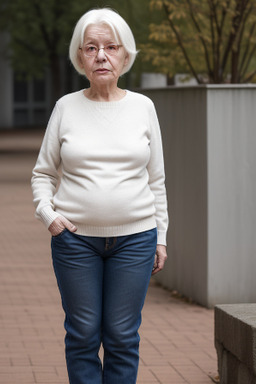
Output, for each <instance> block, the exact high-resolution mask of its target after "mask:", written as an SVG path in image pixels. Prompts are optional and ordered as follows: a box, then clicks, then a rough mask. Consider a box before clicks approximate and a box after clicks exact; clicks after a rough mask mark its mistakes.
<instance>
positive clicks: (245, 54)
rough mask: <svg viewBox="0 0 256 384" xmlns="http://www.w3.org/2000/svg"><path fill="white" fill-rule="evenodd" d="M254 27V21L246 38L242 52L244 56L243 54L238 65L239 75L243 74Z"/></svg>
mask: <svg viewBox="0 0 256 384" xmlns="http://www.w3.org/2000/svg"><path fill="white" fill-rule="evenodd" d="M255 27H256V21H255V22H254V23H253V24H252V26H251V29H250V33H249V36H248V38H247V44H246V47H245V50H244V54H243V57H242V60H241V64H240V67H239V72H240V73H242V72H243V67H244V65H245V62H246V57H247V56H248V53H249V50H250V45H251V38H252V36H253V34H254V30H255Z"/></svg>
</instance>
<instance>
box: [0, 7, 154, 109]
mask: <svg viewBox="0 0 256 384" xmlns="http://www.w3.org/2000/svg"><path fill="white" fill-rule="evenodd" d="M147 3H148V0H141V1H140V2H138V1H137V0H125V1H123V2H120V1H119V0H109V2H108V6H109V7H112V8H113V9H116V10H117V11H118V12H119V13H120V14H121V16H123V17H124V18H125V19H126V21H127V22H128V24H129V25H130V26H131V28H132V30H133V31H134V33H135V37H137V39H138V42H139V43H140V42H141V41H144V42H145V41H146V39H147V23H146V22H144V21H143V23H142V22H141V21H142V20H145V15H148V16H149V10H148V9H147V11H146V12H145V8H147V7H146V4H147ZM104 5H105V1H104V0H97V1H95V0H87V1H81V0H62V1H59V0H44V1H41V0H12V1H8V0H0V10H1V12H0V29H2V30H6V31H8V33H9V36H10V44H9V47H8V56H9V60H10V62H11V65H12V67H13V68H14V70H15V73H16V74H18V75H22V76H23V77H24V76H25V77H26V78H28V77H29V78H38V77H39V78H40V77H42V76H43V75H44V73H45V71H46V69H48V70H49V72H50V77H51V85H52V92H51V97H52V100H51V104H52V105H53V104H54V103H55V101H56V99H58V98H59V97H60V96H61V93H62V88H63V87H62V81H63V77H62V73H61V68H62V66H61V62H63V61H64V63H68V60H67V57H68V47H69V42H70V39H71V36H72V31H73V28H74V26H75V23H76V22H77V20H78V19H79V17H80V16H81V15H82V14H83V13H85V12H86V11H88V10H89V9H91V8H97V7H103V6H104ZM66 67H67V68H71V65H70V63H68V65H66ZM138 68H139V67H138V65H137V70H138ZM135 70H136V66H135ZM130 80H131V76H130V74H128V75H127V76H124V79H122V80H121V81H122V82H123V83H126V84H125V85H126V86H128V87H129V85H130V83H131V81H130ZM67 91H69V90H68V89H66V90H64V92H67Z"/></svg>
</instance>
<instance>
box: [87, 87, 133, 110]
mask: <svg viewBox="0 0 256 384" xmlns="http://www.w3.org/2000/svg"><path fill="white" fill-rule="evenodd" d="M84 90H85V89H82V90H81V96H82V98H83V100H84V102H86V103H87V104H91V105H94V106H97V107H103V108H110V107H115V106H120V105H121V104H122V103H124V102H125V101H126V100H127V97H128V95H129V93H130V92H129V91H128V90H127V89H125V95H124V96H123V97H122V98H121V99H120V100H115V101H96V100H90V99H88V97H86V96H85V94H84Z"/></svg>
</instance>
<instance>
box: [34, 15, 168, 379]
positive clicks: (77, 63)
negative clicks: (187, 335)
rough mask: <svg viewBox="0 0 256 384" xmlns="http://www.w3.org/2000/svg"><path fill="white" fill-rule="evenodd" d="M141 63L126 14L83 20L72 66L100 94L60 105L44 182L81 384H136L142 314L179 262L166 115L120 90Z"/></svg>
mask: <svg viewBox="0 0 256 384" xmlns="http://www.w3.org/2000/svg"><path fill="white" fill-rule="evenodd" d="M136 53H137V52H136V47H135V42H134V38H133V35H132V32H131V30H130V28H129V26H128V25H127V23H126V22H125V21H124V20H123V18H122V17H121V16H119V15H118V14H117V13H116V12H114V11H112V10H110V9H98V10H92V11H89V12H87V13H86V14H85V15H83V16H82V17H81V19H80V20H79V21H78V23H77V25H76V27H75V30H74V34H73V37H72V40H71V44H70V59H71V61H72V63H73V65H74V67H75V68H76V70H77V71H78V72H79V73H80V74H83V75H85V76H86V77H87V78H88V80H89V82H90V87H89V88H88V89H85V90H81V91H78V92H75V93H71V94H68V95H66V96H64V97H62V98H61V99H60V100H59V101H58V102H57V104H56V106H55V108H54V110H53V113H52V116H51V118H50V121H49V124H48V127H47V130H46V133H45V137H44V140H43V143H42V147H41V150H40V153H39V156H38V160H37V163H36V165H35V168H34V170H33V177H32V189H33V195H34V203H35V206H36V216H37V217H38V218H39V219H41V220H42V221H43V222H44V224H45V225H46V227H47V228H48V229H49V231H50V233H51V235H52V243H51V244H52V258H53V266H54V271H55V274H56V278H57V282H58V286H59V290H60V294H61V298H62V304H63V308H64V311H65V315H66V316H65V329H66V338H65V344H66V361H67V368H68V374H69V380H70V383H72V384H100V383H101V384H102V383H104V384H134V383H136V377H137V370H138V360H139V355H138V347H139V335H138V328H139V326H140V323H141V310H142V307H143V303H144V300H145V296H146V291H147V288H148V284H149V280H150V276H151V275H152V274H155V273H157V272H158V271H160V270H161V269H162V268H163V266H164V262H165V260H166V257H167V255H166V246H165V245H166V231H167V226H168V215H167V203H166V192H165V185H164V164H163V154H162V145H161V135H160V129H159V124H158V120H157V116H156V112H155V108H154V105H153V103H152V101H151V100H150V99H148V98H147V97H145V96H143V95H140V94H138V93H134V92H131V91H128V90H123V89H120V88H119V87H118V86H117V83H118V79H119V77H120V76H121V75H122V74H124V73H125V72H127V71H128V70H129V69H130V68H131V66H132V64H133V62H134V60H135V57H136ZM60 167H61V172H58V170H59V168H60ZM101 344H102V346H103V349H104V359H103V362H101V360H100V358H99V349H100V346H101Z"/></svg>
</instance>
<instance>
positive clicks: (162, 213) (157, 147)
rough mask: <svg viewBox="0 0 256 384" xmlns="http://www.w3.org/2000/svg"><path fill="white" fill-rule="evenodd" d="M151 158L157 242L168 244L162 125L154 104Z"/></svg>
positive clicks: (151, 183)
mask: <svg viewBox="0 0 256 384" xmlns="http://www.w3.org/2000/svg"><path fill="white" fill-rule="evenodd" d="M150 126H151V138H150V160H149V163H148V166H147V170H148V174H149V186H150V189H151V191H152V192H153V194H154V196H155V203H154V204H155V209H156V213H155V218H156V223H157V244H163V245H166V234H167V229H168V223H169V219H168V211H167V197H166V189H165V171H164V158H163V148H162V139H161V131H160V126H159V122H158V118H157V114H156V110H155V107H154V104H153V103H152V108H151V111H150Z"/></svg>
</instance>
